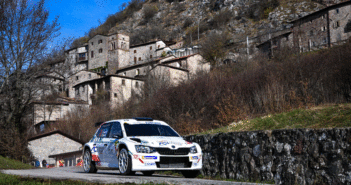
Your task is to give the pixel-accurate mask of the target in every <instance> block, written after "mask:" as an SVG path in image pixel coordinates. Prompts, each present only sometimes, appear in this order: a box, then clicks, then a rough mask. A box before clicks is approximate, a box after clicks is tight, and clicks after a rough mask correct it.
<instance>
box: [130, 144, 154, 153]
mask: <svg viewBox="0 0 351 185" xmlns="http://www.w3.org/2000/svg"><path fill="white" fill-rule="evenodd" d="M135 150H136V152H138V153H154V152H156V150H155V148H153V147H149V146H143V145H135Z"/></svg>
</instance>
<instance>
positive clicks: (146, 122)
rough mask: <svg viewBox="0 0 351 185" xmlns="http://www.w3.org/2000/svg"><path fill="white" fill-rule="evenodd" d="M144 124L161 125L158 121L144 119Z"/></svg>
mask: <svg viewBox="0 0 351 185" xmlns="http://www.w3.org/2000/svg"><path fill="white" fill-rule="evenodd" d="M145 124H153V125H161V123H159V122H151V121H145Z"/></svg>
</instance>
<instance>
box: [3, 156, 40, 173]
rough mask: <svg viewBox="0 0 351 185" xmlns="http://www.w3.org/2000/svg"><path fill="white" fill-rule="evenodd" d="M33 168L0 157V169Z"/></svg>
mask: <svg viewBox="0 0 351 185" xmlns="http://www.w3.org/2000/svg"><path fill="white" fill-rule="evenodd" d="M32 168H34V167H33V166H31V165H29V164H24V163H22V162H20V161H17V160H14V159H9V158H7V157H3V156H0V169H17V170H18V169H32Z"/></svg>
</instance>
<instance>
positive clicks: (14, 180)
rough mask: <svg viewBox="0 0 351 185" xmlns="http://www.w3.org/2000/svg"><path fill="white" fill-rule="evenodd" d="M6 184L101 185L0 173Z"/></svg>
mask: <svg viewBox="0 0 351 185" xmlns="http://www.w3.org/2000/svg"><path fill="white" fill-rule="evenodd" d="M8 184H22V185H45V184H50V185H62V184H68V185H83V184H84V185H101V184H102V183H88V182H83V181H76V180H51V179H39V178H28V177H21V176H16V175H8V174H3V173H0V185H8ZM120 184H121V183H114V184H112V185H120ZM124 185H134V183H125V184H124ZM142 185H156V184H154V183H146V184H142ZM157 185H166V184H165V183H164V184H157Z"/></svg>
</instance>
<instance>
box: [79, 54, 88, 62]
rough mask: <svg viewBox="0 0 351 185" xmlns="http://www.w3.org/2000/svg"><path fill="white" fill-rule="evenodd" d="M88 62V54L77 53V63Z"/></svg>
mask: <svg viewBox="0 0 351 185" xmlns="http://www.w3.org/2000/svg"><path fill="white" fill-rule="evenodd" d="M85 61H88V53H79V54H78V62H85Z"/></svg>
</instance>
